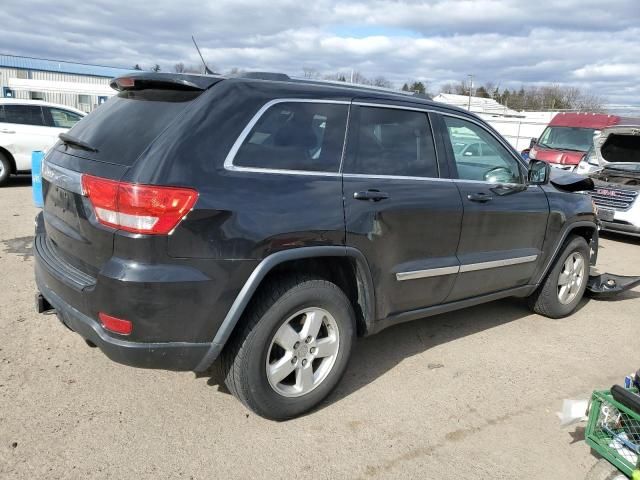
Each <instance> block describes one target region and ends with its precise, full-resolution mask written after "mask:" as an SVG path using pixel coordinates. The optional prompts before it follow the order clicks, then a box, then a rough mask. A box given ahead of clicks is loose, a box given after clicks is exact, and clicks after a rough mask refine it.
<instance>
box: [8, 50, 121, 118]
mask: <svg viewBox="0 0 640 480" xmlns="http://www.w3.org/2000/svg"><path fill="white" fill-rule="evenodd" d="M129 72H131V69H126V68H114V67H105V66H101V65H86V64H82V63H74V62H63V61H59V60H46V59H41V58H31V57H18V56H15V55H4V54H0V88H1V90H2V92H1V93H2V96H3V97H5V98H19V99H32V100H44V101H47V102H52V103H58V104H61V105H68V106H70V107H73V108H77V109H79V110H82V111H84V112H90V111H91V110H93V109H94V108H96V107H97V106H98V105H100V104H101V103H104V102H105V101H106V100H107V99H108V98H109V97H110V96H112V95H114V94H115V91H114V90H113V89H112V88H111V87H109V81H110V80H111V79H112V78H114V77H117V76H120V75H123V74H126V73H129Z"/></svg>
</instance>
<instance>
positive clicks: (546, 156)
mask: <svg viewBox="0 0 640 480" xmlns="http://www.w3.org/2000/svg"><path fill="white" fill-rule="evenodd" d="M621 120H622V117H619V116H617V115H605V114H600V113H559V114H557V115H556V116H555V117H553V119H552V120H551V122H549V125H548V126H547V128H545V130H544V131H543V132H542V135H540V138H539V139H533V140H532V145H531V148H530V150H529V152H528V154H529V158H532V159H537V160H544V161H545V162H548V163H549V164H550V165H551V166H552V167H555V168H560V169H562V170H568V171H573V170H574V169H575V168H576V166H577V165H578V164H579V163H580V161H581V160H582V158H583V157H584V155H585V154H586V153H587V151H588V150H589V149H590V148H591V146H592V145H593V137H594V135H596V134H597V133H598V132H599V131H600V130H602V129H603V128H606V127H610V126H612V125H617V124H618V123H620V121H621Z"/></svg>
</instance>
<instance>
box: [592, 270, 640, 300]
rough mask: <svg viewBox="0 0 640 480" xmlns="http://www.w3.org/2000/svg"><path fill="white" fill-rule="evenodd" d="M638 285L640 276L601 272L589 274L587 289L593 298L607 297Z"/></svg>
mask: <svg viewBox="0 0 640 480" xmlns="http://www.w3.org/2000/svg"><path fill="white" fill-rule="evenodd" d="M638 285H640V277H630V276H625V275H614V274H612V273H602V274H600V275H589V280H588V282H587V291H588V292H589V294H590V296H592V297H594V298H609V297H613V296H614V295H617V294H619V293H622V292H624V291H625V290H630V289H632V288H633V287H637V286H638Z"/></svg>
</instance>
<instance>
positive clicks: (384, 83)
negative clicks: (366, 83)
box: [371, 75, 393, 88]
mask: <svg viewBox="0 0 640 480" xmlns="http://www.w3.org/2000/svg"><path fill="white" fill-rule="evenodd" d="M371 83H372V84H373V85H374V86H376V87H384V88H391V87H393V84H392V83H391V82H390V81H389V80H387V79H386V78H385V77H383V76H382V75H378V76H377V77H376V78H374V79H373V80H372V82H371Z"/></svg>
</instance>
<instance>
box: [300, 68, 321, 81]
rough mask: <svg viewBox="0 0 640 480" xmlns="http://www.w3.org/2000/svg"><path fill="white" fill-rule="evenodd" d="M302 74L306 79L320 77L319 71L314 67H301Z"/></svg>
mask: <svg viewBox="0 0 640 480" xmlns="http://www.w3.org/2000/svg"><path fill="white" fill-rule="evenodd" d="M302 74H303V76H304V78H308V79H318V78H320V72H318V71H317V70H316V69H315V68H309V67H302Z"/></svg>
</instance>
